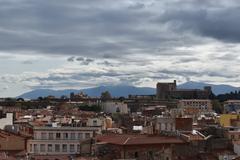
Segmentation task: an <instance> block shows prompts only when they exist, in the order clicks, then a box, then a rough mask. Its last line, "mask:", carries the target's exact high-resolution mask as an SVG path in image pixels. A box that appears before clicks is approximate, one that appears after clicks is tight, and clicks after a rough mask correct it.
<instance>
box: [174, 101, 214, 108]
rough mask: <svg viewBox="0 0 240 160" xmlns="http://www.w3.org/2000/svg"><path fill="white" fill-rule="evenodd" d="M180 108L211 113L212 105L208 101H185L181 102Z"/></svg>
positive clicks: (179, 103)
mask: <svg viewBox="0 0 240 160" xmlns="http://www.w3.org/2000/svg"><path fill="white" fill-rule="evenodd" d="M178 107H179V108H196V109H199V110H202V111H211V110H212V103H211V100H208V99H184V100H179V102H178Z"/></svg>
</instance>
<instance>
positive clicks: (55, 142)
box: [27, 127, 100, 155]
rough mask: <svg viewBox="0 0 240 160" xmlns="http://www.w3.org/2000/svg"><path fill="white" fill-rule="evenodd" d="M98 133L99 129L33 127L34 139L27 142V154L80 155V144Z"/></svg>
mask: <svg viewBox="0 0 240 160" xmlns="http://www.w3.org/2000/svg"><path fill="white" fill-rule="evenodd" d="M98 132H100V131H99V127H34V138H33V139H31V140H28V141H27V152H28V153H30V154H34V155H60V154H64V155H72V154H80V153H81V143H82V142H83V141H85V140H87V139H90V138H92V137H94V136H95V134H96V133H98Z"/></svg>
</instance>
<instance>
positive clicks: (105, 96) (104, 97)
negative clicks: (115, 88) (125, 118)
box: [101, 91, 112, 101]
mask: <svg viewBox="0 0 240 160" xmlns="http://www.w3.org/2000/svg"><path fill="white" fill-rule="evenodd" d="M101 99H102V100H103V101H106V100H110V99H112V96H111V94H110V92H108V91H105V92H102V94H101Z"/></svg>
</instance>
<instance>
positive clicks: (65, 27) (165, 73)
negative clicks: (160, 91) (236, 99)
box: [0, 0, 240, 97]
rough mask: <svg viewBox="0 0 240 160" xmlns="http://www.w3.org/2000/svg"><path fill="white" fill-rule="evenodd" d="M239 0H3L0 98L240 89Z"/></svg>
mask: <svg viewBox="0 0 240 160" xmlns="http://www.w3.org/2000/svg"><path fill="white" fill-rule="evenodd" d="M239 19H240V1H239V0H71V1H69V0H0V96H2V97H6V96H16V95H19V94H21V93H23V92H26V91H29V90H33V89H37V88H49V89H65V88H78V89H80V88H87V87H94V86H99V85H117V84H126V85H135V86H148V87H155V85H156V83H157V82H158V81H173V79H176V80H177V81H178V83H183V82H186V81H189V80H191V81H201V82H202V81H203V82H209V83H214V84H219V83H225V84H231V85H235V86H240V76H239V75H240V74H239V73H240V61H239V60H240V54H239V51H240V45H239V42H240V21H239Z"/></svg>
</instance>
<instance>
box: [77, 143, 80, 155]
mask: <svg viewBox="0 0 240 160" xmlns="http://www.w3.org/2000/svg"><path fill="white" fill-rule="evenodd" d="M77 152H78V153H80V144H78V145H77Z"/></svg>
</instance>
